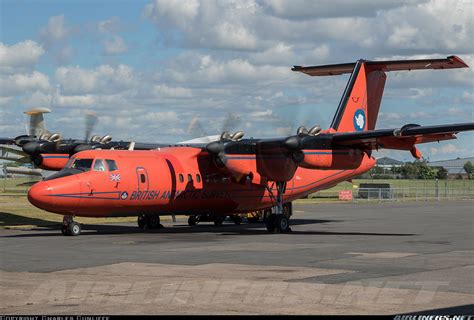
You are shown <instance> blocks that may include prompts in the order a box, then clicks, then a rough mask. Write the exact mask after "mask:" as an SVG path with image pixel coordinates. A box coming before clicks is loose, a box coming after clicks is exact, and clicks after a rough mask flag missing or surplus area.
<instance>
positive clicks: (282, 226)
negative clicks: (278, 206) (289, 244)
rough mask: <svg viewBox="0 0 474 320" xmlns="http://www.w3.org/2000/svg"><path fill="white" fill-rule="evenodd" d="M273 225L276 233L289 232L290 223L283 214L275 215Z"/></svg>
mask: <svg viewBox="0 0 474 320" xmlns="http://www.w3.org/2000/svg"><path fill="white" fill-rule="evenodd" d="M274 223H275V228H276V231H277V232H288V231H290V221H289V220H288V218H287V217H286V216H285V215H284V214H280V215H277V216H276V218H275V220H274Z"/></svg>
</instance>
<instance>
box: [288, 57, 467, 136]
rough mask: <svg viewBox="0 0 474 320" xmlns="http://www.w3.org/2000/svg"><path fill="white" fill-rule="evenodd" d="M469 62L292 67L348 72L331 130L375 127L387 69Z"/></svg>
mask: <svg viewBox="0 0 474 320" xmlns="http://www.w3.org/2000/svg"><path fill="white" fill-rule="evenodd" d="M466 67H468V65H467V64H466V63H465V62H464V61H462V60H461V59H460V58H459V57H456V56H449V57H447V58H446V59H420V60H391V61H368V60H358V61H357V62H355V63H344V64H333V65H323V66H314V67H301V66H295V67H294V68H293V69H292V70H293V71H299V72H303V73H306V74H308V75H310V76H332V75H341V74H345V73H350V74H351V76H350V78H349V81H348V83H347V85H346V89H345V90H344V94H343V95H342V98H341V101H340V102H339V106H338V108H337V111H336V114H335V115H334V118H333V120H332V122H331V126H330V131H332V132H354V131H367V130H374V129H375V125H376V123H377V117H378V113H379V109H380V103H381V101H382V95H383V91H384V87H385V80H386V78H387V75H386V72H388V71H403V70H408V71H410V70H426V69H453V68H466Z"/></svg>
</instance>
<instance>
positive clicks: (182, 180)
mask: <svg viewBox="0 0 474 320" xmlns="http://www.w3.org/2000/svg"><path fill="white" fill-rule="evenodd" d="M179 182H184V177H183V175H182V174H181V173H180V174H179Z"/></svg>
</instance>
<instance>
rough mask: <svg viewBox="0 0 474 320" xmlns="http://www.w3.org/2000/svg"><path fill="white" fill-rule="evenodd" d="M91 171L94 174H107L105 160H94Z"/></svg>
mask: <svg viewBox="0 0 474 320" xmlns="http://www.w3.org/2000/svg"><path fill="white" fill-rule="evenodd" d="M99 164H101V165H102V166H101V167H98V166H99ZM99 169H101V170H99ZM92 170H94V171H95V172H107V171H108V169H107V166H106V164H105V160H104V159H95V160H94V164H93V166H92Z"/></svg>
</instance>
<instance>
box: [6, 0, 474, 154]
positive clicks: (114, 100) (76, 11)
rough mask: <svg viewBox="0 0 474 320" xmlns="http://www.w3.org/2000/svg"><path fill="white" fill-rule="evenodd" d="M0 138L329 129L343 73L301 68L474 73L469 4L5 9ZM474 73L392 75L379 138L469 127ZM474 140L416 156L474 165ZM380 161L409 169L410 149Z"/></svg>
mask: <svg viewBox="0 0 474 320" xmlns="http://www.w3.org/2000/svg"><path fill="white" fill-rule="evenodd" d="M0 4H1V5H0V12H1V21H0V136H6V137H15V136H17V135H20V134H24V133H25V131H26V129H25V126H26V123H27V118H26V116H25V115H23V111H25V110H27V109H29V108H32V107H48V108H50V109H51V110H52V111H53V112H52V113H50V114H46V115H45V119H46V126H47V129H48V130H50V131H52V132H59V133H61V134H62V136H63V137H66V138H70V137H72V138H83V137H84V135H85V134H84V128H85V114H86V112H91V111H92V112H94V113H96V114H97V116H98V119H99V121H98V125H97V126H96V127H95V129H94V134H99V135H105V134H111V135H112V136H113V137H114V140H121V139H123V140H135V141H140V142H161V143H166V142H178V141H182V140H187V139H192V138H196V137H199V136H204V135H216V134H220V133H221V132H222V131H223V130H229V131H236V130H243V131H244V132H245V135H246V137H259V138H260V137H281V136H285V135H289V134H294V133H295V132H296V129H297V127H298V126H300V125H305V126H307V127H312V126H314V125H320V126H322V127H323V128H327V127H328V126H329V124H330V122H331V120H332V117H333V115H334V113H335V111H336V108H337V105H338V103H339V100H340V97H341V95H342V91H343V90H344V87H345V84H346V82H347V80H348V76H335V77H308V76H306V75H304V74H301V73H295V72H292V71H291V67H292V66H293V65H304V66H308V65H319V64H332V63H343V62H354V61H355V60H357V59H361V58H364V59H369V60H377V59H412V58H444V57H446V56H449V55H458V56H459V57H461V58H462V59H463V60H464V61H465V62H466V63H467V64H468V65H470V66H473V65H474V44H473V43H474V41H473V39H474V23H473V22H474V18H473V11H474V9H473V8H474V2H473V1H472V0H464V1H463V0H460V1H425V0H423V1H412V0H405V1H372V0H360V1H348V0H340V1H333V0H320V1H313V0H291V1H290V0H287V1H286V0H240V1H237V0H226V1H224V0H202V1H199V0H154V1H150V0H147V1H143V0H133V1H132V0H118V1H115V0H114V1H112V0H94V1H89V0H86V1H77V0H69V1H56V0H48V1H45V0H31V1H22V0H0ZM473 105H474V73H473V69H472V68H470V69H454V70H445V71H439V70H434V71H412V72H392V73H388V79H387V83H386V86H385V94H384V97H383V100H382V105H381V111H380V114H379V118H378V121H377V125H376V128H377V129H382V128H397V127H401V126H402V125H404V124H407V123H417V124H421V125H433V124H447V123H459V122H472V121H473V120H474V119H473V118H474V117H473V110H474V108H473ZM473 141H474V133H472V132H468V133H461V134H459V137H458V139H457V140H449V141H444V142H440V143H431V144H426V145H420V150H421V151H422V153H423V155H424V157H425V158H427V159H428V160H431V161H435V160H443V159H451V158H456V157H469V156H473V155H474V153H473V152H474V151H473V149H474V143H473ZM375 156H377V157H378V156H390V157H393V158H396V159H399V160H405V161H408V160H411V155H410V153H409V152H406V151H380V152H377V153H376V154H375Z"/></svg>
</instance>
